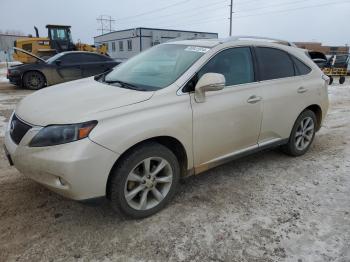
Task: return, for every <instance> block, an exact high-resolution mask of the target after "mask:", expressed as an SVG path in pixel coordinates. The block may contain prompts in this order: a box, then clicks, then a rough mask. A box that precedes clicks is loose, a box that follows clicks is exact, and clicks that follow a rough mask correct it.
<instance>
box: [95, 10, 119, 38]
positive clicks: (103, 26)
mask: <svg viewBox="0 0 350 262" xmlns="http://www.w3.org/2000/svg"><path fill="white" fill-rule="evenodd" d="M96 20H97V22H98V23H99V24H100V27H99V28H98V29H97V30H98V31H101V33H102V35H103V34H104V32H105V31H106V32H108V33H109V32H112V31H113V28H112V24H113V23H114V22H115V20H114V19H112V17H111V16H109V15H100V16H99V17H98V18H97V19H96Z"/></svg>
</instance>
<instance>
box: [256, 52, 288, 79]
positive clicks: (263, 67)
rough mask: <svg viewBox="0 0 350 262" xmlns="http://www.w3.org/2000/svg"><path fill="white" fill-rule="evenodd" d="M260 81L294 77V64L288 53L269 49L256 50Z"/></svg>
mask: <svg viewBox="0 0 350 262" xmlns="http://www.w3.org/2000/svg"><path fill="white" fill-rule="evenodd" d="M256 55H257V59H258V64H259V72H260V80H272V79H279V78H285V77H291V76H294V64H293V61H292V60H291V58H290V56H289V54H288V53H286V52H284V51H282V50H279V49H275V48H269V47H258V48H256Z"/></svg>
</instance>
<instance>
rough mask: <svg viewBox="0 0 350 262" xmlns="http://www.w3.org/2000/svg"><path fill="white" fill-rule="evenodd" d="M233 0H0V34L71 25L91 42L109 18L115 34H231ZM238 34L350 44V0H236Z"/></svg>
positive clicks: (77, 35) (76, 36) (78, 36)
mask: <svg viewBox="0 0 350 262" xmlns="http://www.w3.org/2000/svg"><path fill="white" fill-rule="evenodd" d="M229 2H230V0H185V1H184V0H168V1H165V0H163V1H161V0H142V1H141V0H127V1H125V0H124V1H118V0H98V1H96V0H95V1H87V0H84V1H83V0H60V1H55V0H34V1H28V0H16V1H14V0H0V30H2V31H4V30H8V29H12V30H20V31H22V32H23V33H25V34H34V29H33V26H34V25H36V26H37V27H38V28H39V32H40V34H41V35H42V36H46V35H47V32H46V29H45V25H46V24H65V25H71V26H72V34H73V39H74V40H75V41H77V40H78V39H80V40H81V41H82V42H86V43H92V42H93V36H96V35H98V34H99V33H98V31H97V28H98V27H99V25H98V23H97V21H96V18H97V17H98V16H99V15H101V14H104V15H110V16H112V17H113V19H115V20H116V21H115V23H114V25H113V29H115V30H120V29H127V28H133V27H155V28H170V29H180V30H198V31H205V32H217V33H219V37H226V36H228V33H229V20H228V17H229V6H228V5H229ZM233 2H234V8H233V9H234V12H235V13H234V15H233V23H232V24H233V34H234V35H256V36H269V37H275V38H281V39H286V40H289V41H320V42H323V43H325V44H334V45H335V44H337V45H344V44H350V23H349V22H350V19H349V17H350V0H233Z"/></svg>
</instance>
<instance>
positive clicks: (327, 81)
mask: <svg viewBox="0 0 350 262" xmlns="http://www.w3.org/2000/svg"><path fill="white" fill-rule="evenodd" d="M322 79H323V80H324V81H326V83H327V85H329V81H330V78H329V77H328V76H326V75H322Z"/></svg>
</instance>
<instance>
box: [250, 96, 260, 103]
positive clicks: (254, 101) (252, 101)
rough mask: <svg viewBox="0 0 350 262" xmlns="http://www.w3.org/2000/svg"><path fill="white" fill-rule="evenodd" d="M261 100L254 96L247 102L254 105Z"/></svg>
mask: <svg viewBox="0 0 350 262" xmlns="http://www.w3.org/2000/svg"><path fill="white" fill-rule="evenodd" d="M261 100H262V97H260V96H256V95H252V96H251V97H249V98H248V100H247V102H248V103H249V104H255V103H257V102H259V101H261Z"/></svg>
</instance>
